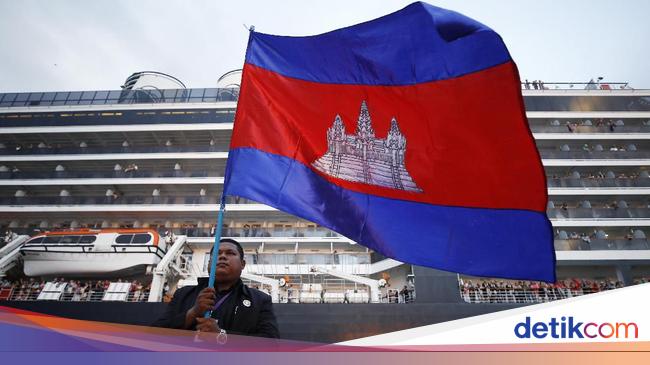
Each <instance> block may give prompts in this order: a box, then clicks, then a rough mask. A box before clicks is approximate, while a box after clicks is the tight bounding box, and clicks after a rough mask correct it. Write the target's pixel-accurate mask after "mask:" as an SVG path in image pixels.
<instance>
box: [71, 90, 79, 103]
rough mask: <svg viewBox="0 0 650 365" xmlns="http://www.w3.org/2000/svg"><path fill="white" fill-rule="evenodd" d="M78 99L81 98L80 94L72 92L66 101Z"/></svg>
mask: <svg viewBox="0 0 650 365" xmlns="http://www.w3.org/2000/svg"><path fill="white" fill-rule="evenodd" d="M80 98H81V92H78V91H74V92H71V93H70V96H69V97H68V101H70V100H79V99H80Z"/></svg>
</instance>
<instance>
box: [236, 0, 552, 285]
mask: <svg viewBox="0 0 650 365" xmlns="http://www.w3.org/2000/svg"><path fill="white" fill-rule="evenodd" d="M224 194H225V195H237V196H241V197H245V198H249V199H252V200H256V201H259V202H262V203H265V204H268V205H270V206H273V207H275V208H277V209H280V210H282V211H285V212H288V213H291V214H294V215H296V216H299V217H302V218H305V219H308V220H310V221H313V222H316V223H318V224H320V225H322V226H325V227H328V228H330V229H332V230H334V231H336V232H339V233H341V234H343V235H345V236H346V237H348V238H350V239H352V240H354V241H356V242H358V243H359V244H362V245H364V246H366V247H368V248H370V249H372V250H375V251H378V252H380V253H382V254H383V255H385V256H388V257H392V258H394V259H396V260H400V261H404V262H408V263H412V264H416V265H422V266H429V267H434V268H438V269H443V270H448V271H455V272H460V273H465V274H470V275H478V276H489V277H504V278H520V279H538V280H545V281H554V280H555V251H554V249H553V234H552V227H551V224H550V222H549V220H548V218H547V217H546V213H545V212H546V203H547V192H546V178H545V175H544V170H543V167H542V164H541V161H540V157H539V154H538V152H537V149H536V147H535V143H534V141H533V138H532V134H531V132H530V129H529V128H528V124H527V121H526V115H525V111H524V105H523V100H522V97H521V87H520V82H519V75H518V72H517V67H516V66H515V64H514V62H513V61H512V59H511V58H510V55H509V53H508V50H507V49H506V46H505V45H504V43H503V41H502V40H501V37H500V36H499V35H498V34H497V33H495V32H494V31H493V30H491V29H490V28H488V27H486V26H485V25H483V24H481V23H479V22H477V21H475V20H472V19H470V18H468V17H465V16H463V15H461V14H458V13H455V12H453V11H449V10H444V9H440V8H437V7H434V6H431V5H428V4H424V3H414V4H411V5H409V6H407V7H406V8H404V9H402V10H400V11H397V12H395V13H392V14H389V15H386V16H384V17H381V18H379V19H376V20H372V21H369V22H366V23H362V24H358V25H355V26H351V27H348V28H343V29H339V30H335V31H332V32H329V33H325V34H321V35H317V36H309V37H284V36H274V35H268V34H261V33H256V32H251V33H250V38H249V42H248V51H247V53H246V63H245V66H244V74H243V81H242V85H241V93H240V97H239V104H238V107H237V115H236V118H235V124H234V130H233V136H232V142H231V146H230V154H229V157H228V165H227V167H226V180H225V185H224Z"/></svg>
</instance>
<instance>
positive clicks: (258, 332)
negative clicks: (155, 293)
mask: <svg viewBox="0 0 650 365" xmlns="http://www.w3.org/2000/svg"><path fill="white" fill-rule="evenodd" d="M207 286H208V278H199V280H198V285H196V286H186V287H183V288H180V289H178V290H177V291H176V293H174V297H173V298H172V301H171V302H169V304H168V305H167V310H166V311H165V313H164V314H163V315H162V316H161V317H160V318H158V320H156V321H155V322H154V323H153V324H152V325H153V326H156V327H167V328H180V329H182V328H183V326H184V325H185V314H186V313H187V311H188V310H189V309H190V308H192V307H193V306H194V302H195V301H196V297H197V296H198V295H199V292H200V291H201V290H203V289H204V288H206V287H207ZM220 294H222V293H219V294H218V295H217V301H218V300H219V299H220V298H221V297H222V295H220ZM246 304H249V305H248V306H247V305H246ZM212 317H213V318H216V319H218V320H219V323H218V324H219V327H220V328H222V329H224V330H226V332H227V333H230V334H235V335H248V336H258V337H272V338H279V337H280V333H279V331H278V325H277V323H276V321H275V315H274V314H273V307H272V304H271V297H270V296H269V295H267V294H264V293H262V292H261V291H259V290H256V289H252V288H249V287H247V286H246V285H244V283H243V282H242V281H241V279H240V280H239V281H238V282H237V283H236V284H235V285H234V286H233V288H232V289H231V294H230V296H229V297H228V298H227V299H226V300H225V301H224V302H223V304H221V306H220V307H219V309H217V310H216V311H213V312H212ZM195 326H196V323H194V324H193V325H192V327H191V329H195V328H194V327H195Z"/></svg>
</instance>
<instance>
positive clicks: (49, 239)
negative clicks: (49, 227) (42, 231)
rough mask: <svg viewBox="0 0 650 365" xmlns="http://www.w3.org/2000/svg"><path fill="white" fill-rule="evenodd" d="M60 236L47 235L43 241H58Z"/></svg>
mask: <svg viewBox="0 0 650 365" xmlns="http://www.w3.org/2000/svg"><path fill="white" fill-rule="evenodd" d="M60 240H61V236H47V237H45V239H44V240H43V243H59V241H60Z"/></svg>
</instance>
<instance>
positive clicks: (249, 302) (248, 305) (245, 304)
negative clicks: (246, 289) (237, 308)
mask: <svg viewBox="0 0 650 365" xmlns="http://www.w3.org/2000/svg"><path fill="white" fill-rule="evenodd" d="M242 304H243V305H244V307H250V306H251V301H250V300H248V299H244V300H243V301H242Z"/></svg>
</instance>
